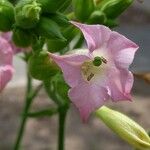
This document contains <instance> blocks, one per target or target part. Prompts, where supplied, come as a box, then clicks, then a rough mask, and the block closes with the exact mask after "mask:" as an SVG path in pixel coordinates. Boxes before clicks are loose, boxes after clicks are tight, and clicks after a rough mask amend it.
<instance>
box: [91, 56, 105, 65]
mask: <svg viewBox="0 0 150 150" xmlns="http://www.w3.org/2000/svg"><path fill="white" fill-rule="evenodd" d="M102 62H103V61H102V58H101V57H99V56H96V57H95V58H94V60H93V65H94V66H96V67H99V66H100V65H101V64H102Z"/></svg>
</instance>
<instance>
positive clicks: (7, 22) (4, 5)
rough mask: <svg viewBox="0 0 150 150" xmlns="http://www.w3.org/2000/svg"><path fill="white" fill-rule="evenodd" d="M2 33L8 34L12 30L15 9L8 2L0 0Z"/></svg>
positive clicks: (0, 29) (0, 28)
mask: <svg viewBox="0 0 150 150" xmlns="http://www.w3.org/2000/svg"><path fill="white" fill-rule="evenodd" d="M0 21H1V23H0V31H3V32H6V31H10V30H11V29H12V25H13V23H14V7H13V5H12V4H11V3H10V2H9V1H7V0H0Z"/></svg>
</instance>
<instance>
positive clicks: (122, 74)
mask: <svg viewBox="0 0 150 150" xmlns="http://www.w3.org/2000/svg"><path fill="white" fill-rule="evenodd" d="M132 86H133V75H132V73H131V72H130V71H128V70H127V69H122V70H121V69H120V70H118V69H115V68H113V69H112V70H111V71H110V72H109V75H108V89H109V91H110V96H111V98H112V100H113V101H114V102H116V101H122V100H129V101H131V95H130V92H131V88H132Z"/></svg>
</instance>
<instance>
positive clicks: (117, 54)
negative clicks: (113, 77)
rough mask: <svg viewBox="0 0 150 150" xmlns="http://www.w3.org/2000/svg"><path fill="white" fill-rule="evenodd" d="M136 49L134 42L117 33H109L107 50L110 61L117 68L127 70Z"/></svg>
mask: <svg viewBox="0 0 150 150" xmlns="http://www.w3.org/2000/svg"><path fill="white" fill-rule="evenodd" d="M138 48H139V47H138V46H137V45H136V44H135V43H134V42H132V41H130V40H129V39H127V38H126V37H125V36H123V35H121V34H119V33H117V32H112V33H111V35H110V39H109V41H108V44H107V49H108V50H110V51H111V56H112V59H113V60H114V63H115V65H116V67H118V68H128V67H129V65H130V64H131V63H132V61H133V59H134V55H135V52H136V51H137V49H138Z"/></svg>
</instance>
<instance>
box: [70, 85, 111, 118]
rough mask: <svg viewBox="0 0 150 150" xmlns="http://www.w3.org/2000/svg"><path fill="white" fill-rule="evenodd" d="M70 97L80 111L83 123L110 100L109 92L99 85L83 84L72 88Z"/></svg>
mask: <svg viewBox="0 0 150 150" xmlns="http://www.w3.org/2000/svg"><path fill="white" fill-rule="evenodd" d="M69 97H70V99H71V101H72V102H73V103H74V104H75V106H76V107H77V108H78V109H79V111H80V115H81V117H82V119H83V121H87V119H88V117H89V115H90V113H91V112H92V111H94V110H95V109H97V108H99V107H101V106H102V105H103V104H104V102H105V101H106V100H108V99H109V95H108V93H107V90H106V89H105V88H103V87H101V86H99V85H97V84H91V85H90V84H88V83H86V82H84V83H83V82H82V83H80V84H78V85H77V86H76V87H74V88H71V90H70V91H69Z"/></svg>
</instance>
